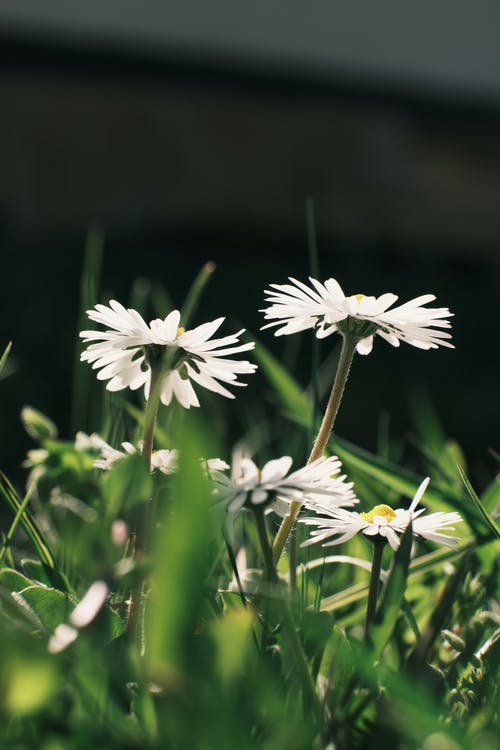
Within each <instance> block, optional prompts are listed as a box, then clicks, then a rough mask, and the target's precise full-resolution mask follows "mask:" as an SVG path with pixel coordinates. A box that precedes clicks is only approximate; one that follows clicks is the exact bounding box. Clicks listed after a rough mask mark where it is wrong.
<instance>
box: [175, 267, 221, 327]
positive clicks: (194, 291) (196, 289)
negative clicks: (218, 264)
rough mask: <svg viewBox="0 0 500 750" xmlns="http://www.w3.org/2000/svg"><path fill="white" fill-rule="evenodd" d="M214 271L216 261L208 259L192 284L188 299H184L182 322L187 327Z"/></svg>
mask: <svg viewBox="0 0 500 750" xmlns="http://www.w3.org/2000/svg"><path fill="white" fill-rule="evenodd" d="M214 271H215V263H213V262H212V261H208V263H205V265H204V266H203V268H202V269H201V271H200V272H199V273H198V275H197V276H196V278H195V280H194V281H193V283H192V284H191V288H190V289H189V292H188V293H187V295H186V299H185V300H184V304H183V306H182V310H181V322H182V325H183V326H184V327H185V328H187V326H188V324H189V322H190V321H191V318H192V317H193V315H194V313H195V312H196V309H197V307H198V304H199V301H200V298H201V295H202V294H203V290H204V289H205V287H206V285H207V284H208V282H209V281H210V279H211V278H212V275H213V273H214Z"/></svg>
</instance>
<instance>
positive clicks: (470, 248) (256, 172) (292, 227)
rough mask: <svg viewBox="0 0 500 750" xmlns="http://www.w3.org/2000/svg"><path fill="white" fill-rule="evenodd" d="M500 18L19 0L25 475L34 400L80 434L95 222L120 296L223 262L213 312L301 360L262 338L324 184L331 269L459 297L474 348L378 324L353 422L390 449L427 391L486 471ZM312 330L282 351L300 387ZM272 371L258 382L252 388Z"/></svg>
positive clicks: (11, 263)
mask: <svg viewBox="0 0 500 750" xmlns="http://www.w3.org/2000/svg"><path fill="white" fill-rule="evenodd" d="M499 29H500V5H499V4H498V3H497V2H494V0H474V2H472V0H471V1H467V0H432V1H431V0H420V2H419V3H402V2H401V1H400V0H399V1H398V0H379V1H378V2H377V3H372V2H369V1H368V0H364V1H362V0H351V1H350V2H332V1H331V2H324V1H319V0H314V1H311V2H309V3H302V2H296V1H295V0H293V1H291V0H288V2H276V1H275V0H265V1H264V0H256V1H255V2H253V3H238V2H234V0H212V1H211V2H209V3H207V2H202V1H201V0H198V1H195V0H183V2H182V3H176V4H174V3H166V2H160V0H142V2H140V3H139V2H130V1H128V0H122V2H117V0H114V2H111V1H110V0H99V1H98V0H87V2H85V3H78V4H77V3H68V2H67V1H63V0H59V2H58V1H56V0H52V1H51V0H2V2H1V3H0V66H1V69H0V101H1V117H0V253H1V259H2V265H1V268H2V285H1V287H2V292H1V295H0V348H1V349H2V350H3V348H4V346H5V344H6V343H7V341H8V340H10V339H12V340H13V342H14V343H13V351H12V358H11V360H10V374H8V373H7V374H8V377H6V378H5V379H4V380H3V381H2V383H1V386H0V387H1V391H0V393H1V403H2V407H1V419H2V429H1V435H0V441H1V456H0V463H1V466H2V468H4V469H6V470H7V471H11V472H13V473H14V474H16V473H19V472H20V468H19V467H20V463H21V461H22V459H23V457H24V453H25V451H26V449H27V448H28V447H30V441H29V438H28V437H27V436H25V435H24V432H23V429H22V425H21V423H20V420H19V413H20V410H21V407H22V406H23V405H25V404H30V405H33V406H35V407H37V408H39V409H40V410H42V411H43V412H45V413H47V414H48V415H49V416H50V417H51V418H52V419H53V420H54V421H55V422H56V423H57V424H58V425H59V427H60V430H61V433H62V435H63V436H67V437H72V435H71V434H70V433H71V431H72V427H71V426H70V410H71V407H70V404H71V388H72V382H73V366H74V359H75V340H76V331H77V327H78V309H79V299H80V277H81V272H82V264H83V257H84V247H85V244H86V241H87V239H86V238H87V237H88V232H89V227H97V228H98V231H101V232H102V236H103V238H104V255H103V267H102V289H103V294H105V295H114V296H116V297H117V298H118V299H120V300H121V301H123V302H124V303H127V301H130V299H131V294H132V293H134V294H135V295H136V297H137V295H138V294H140V293H146V292H147V291H148V289H150V288H156V287H155V285H159V284H161V285H163V286H164V287H165V288H166V289H167V290H168V292H169V294H170V295H171V298H172V300H173V303H174V304H175V305H176V306H179V305H181V304H182V301H183V298H184V295H185V293H186V291H187V289H188V288H189V285H190V282H191V281H192V279H193V277H194V276H195V275H196V273H197V272H198V270H199V269H200V267H201V266H202V265H203V263H204V262H205V261H207V260H211V261H214V262H215V263H216V265H217V270H216V273H215V275H214V278H213V280H212V281H211V283H210V285H209V287H208V289H207V291H206V294H205V297H204V304H203V306H202V308H201V309H200V310H199V312H198V317H197V319H196V320H195V321H194V322H195V323H200V322H204V321H205V320H208V319H211V318H212V317H217V316H219V315H227V316H228V317H229V318H230V319H231V320H232V321H234V325H239V324H241V325H244V326H245V327H246V328H248V329H249V330H250V331H251V332H252V334H253V335H255V336H258V337H259V338H260V340H261V341H262V342H263V343H264V344H265V345H266V346H267V347H269V348H271V349H272V351H274V352H275V353H276V354H278V355H279V356H280V358H281V357H282V356H284V355H283V346H284V343H285V346H287V345H288V346H290V345H289V344H287V342H283V340H282V339H274V338H273V337H272V335H271V334H270V333H269V332H262V333H258V328H259V326H260V325H262V316H261V315H260V314H259V313H258V312H257V311H258V309H259V308H260V307H262V303H263V290H264V288H265V287H266V286H267V285H268V284H269V283H272V282H277V283H283V282H284V281H285V280H286V277H287V276H289V275H294V276H297V277H299V278H303V279H304V278H305V277H306V276H307V274H308V273H309V268H310V266H309V258H308V250H307V232H306V214H305V205H306V200H307V199H308V198H311V199H312V200H313V201H314V209H315V216H316V227H317V239H318V248H319V277H320V278H322V279H324V278H327V277H329V276H334V277H336V278H337V279H338V280H339V281H340V282H341V284H342V285H343V287H344V289H345V291H346V292H347V293H358V292H363V293H367V294H380V293H383V292H386V291H393V292H395V293H397V294H399V295H400V297H401V301H406V299H408V298H411V297H415V296H418V295H420V294H423V293H428V292H432V293H435V294H436V295H437V298H438V304H439V305H440V306H449V307H450V308H451V309H452V310H453V311H454V312H455V315H456V317H455V319H454V338H455V344H456V347H457V348H456V350H455V351H450V350H447V349H443V350H437V351H431V352H422V351H420V350H417V349H414V348H413V347H409V346H402V347H401V349H400V350H399V351H394V350H393V349H392V348H391V347H389V346H388V345H386V344H385V343H384V342H382V341H381V340H379V341H378V342H377V345H376V347H375V350H374V352H373V354H372V355H371V356H370V357H368V358H360V357H358V359H357V361H356V363H355V367H354V369H353V374H352V383H351V385H350V388H349V391H348V396H347V400H346V403H345V404H344V409H343V412H342V414H341V417H340V419H339V422H338V430H339V433H340V434H341V435H342V436H343V437H346V438H349V439H350V440H352V441H354V442H356V443H358V444H360V445H362V446H364V447H366V448H367V449H370V450H374V449H375V447H376V442H377V434H378V431H379V426H380V413H381V412H383V413H388V414H390V422H389V425H390V431H391V433H394V434H396V435H403V436H410V438H411V434H412V431H413V430H414V415H412V409H411V408H410V407H411V403H413V404H415V403H417V404H420V403H421V402H420V401H418V402H416V401H415V392H416V390H415V389H417V391H418V392H419V393H422V392H427V393H428V394H430V397H431V399H432V402H433V404H434V407H435V410H436V412H437V413H438V414H439V416H440V419H441V420H442V422H443V425H444V427H445V430H446V432H447V433H448V434H449V435H451V436H453V437H454V438H456V439H457V440H458V442H459V443H460V444H461V445H462V447H463V448H464V450H465V453H466V455H467V457H468V459H469V461H470V464H471V466H470V468H471V469H472V476H473V477H474V478H475V479H476V481H478V482H479V483H481V482H483V481H486V476H487V474H488V473H489V472H491V470H492V467H494V466H495V462H494V460H493V458H492V457H491V456H490V455H489V449H490V448H498V424H499V421H500V419H499V418H500V407H499V400H498V360H499V358H498V354H497V340H498V320H497V318H498V316H497V301H498V298H499V286H500V273H499V271H500V255H499V244H500V45H499V43H498V30H499ZM138 278H139V279H143V280H144V279H149V280H150V282H151V284H152V286H151V287H150V286H149V285H148V283H149V282H148V283H147V282H146V281H143V282H139V286H138V285H137V282H135V280H136V279H138ZM134 282H135V284H134ZM143 296H144V294H143ZM166 312H167V310H165V313H166ZM334 343H335V342H334V339H328V341H327V342H325V343H323V344H322V355H323V356H326V355H327V354H328V352H329V351H330V349H331V347H333V345H334ZM310 346H311V340H310V336H309V337H304V338H303V341H302V344H301V346H300V350H297V351H296V352H295V353H294V354H293V356H292V354H291V353H290V350H288V352H287V353H286V355H287V357H288V361H290V362H292V364H293V367H294V369H295V372H296V374H297V377H298V378H299V379H300V381H301V383H303V384H306V383H307V382H308V378H309V375H310ZM81 366H82V367H83V366H84V365H81ZM249 380H250V379H249ZM269 390H270V389H269V387H268V386H267V385H266V383H265V381H264V379H263V378H262V377H261V378H260V379H259V378H256V379H255V380H252V381H251V382H250V385H249V387H248V388H247V389H246V391H245V394H244V396H240V395H239V398H243V399H247V403H248V404H250V403H252V400H253V402H255V401H256V400H260V399H264V400H265V399H266V398H268V397H269V398H272V397H271V396H269V393H268V392H269ZM239 403H240V401H238V404H239ZM241 403H245V401H244V400H243V401H242V402H241ZM230 406H233V407H234V405H230ZM418 408H419V406H418V405H417V410H418ZM81 426H82V427H83V426H85V427H88V428H91V427H92V425H91V424H87V425H81Z"/></svg>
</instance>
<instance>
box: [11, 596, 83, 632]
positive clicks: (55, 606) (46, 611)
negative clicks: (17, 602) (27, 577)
mask: <svg viewBox="0 0 500 750" xmlns="http://www.w3.org/2000/svg"><path fill="white" fill-rule="evenodd" d="M18 596H19V597H20V598H21V599H22V600H23V601H24V602H25V603H26V605H27V606H28V607H29V609H30V610H31V611H32V612H34V613H35V615H36V616H37V617H38V619H39V621H40V623H41V624H42V626H43V627H44V628H45V629H46V630H47V631H49V632H50V631H52V630H54V629H55V628H56V627H57V626H58V625H60V624H61V623H62V622H64V621H65V620H66V619H67V617H68V615H69V612H70V610H71V606H72V605H71V602H70V600H69V598H68V597H67V595H66V594H63V592H62V591H58V590H57V589H51V588H47V587H46V586H36V585H32V586H30V587H29V588H26V589H23V590H22V591H21V592H19V593H18Z"/></svg>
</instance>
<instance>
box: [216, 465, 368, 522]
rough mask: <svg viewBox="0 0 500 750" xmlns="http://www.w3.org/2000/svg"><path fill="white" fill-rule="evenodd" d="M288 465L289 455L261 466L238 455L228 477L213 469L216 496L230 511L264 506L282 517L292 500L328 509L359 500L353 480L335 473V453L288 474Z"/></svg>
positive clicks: (338, 469)
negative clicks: (315, 503) (320, 504)
mask: <svg viewBox="0 0 500 750" xmlns="http://www.w3.org/2000/svg"><path fill="white" fill-rule="evenodd" d="M291 466H292V459H291V458H290V456H282V458H278V459H276V460H274V461H268V462H267V463H266V464H265V465H264V467H263V468H262V469H259V468H258V467H257V466H256V464H255V463H254V462H253V461H252V460H251V459H250V458H238V459H236V461H233V466H232V472H231V477H229V476H227V475H226V474H224V473H223V472H220V471H215V472H212V478H213V480H214V483H215V496H216V498H217V500H218V501H220V502H221V503H223V504H224V506H225V507H226V508H227V510H228V512H229V513H230V514H236V513H238V512H239V511H240V510H241V509H242V508H243V506H247V507H249V508H252V507H253V508H257V507H265V509H266V511H270V510H273V511H275V512H276V513H278V515H280V516H283V517H284V516H286V515H288V514H289V512H290V504H291V503H292V502H294V501H298V502H300V503H305V504H306V505H307V504H308V503H309V502H311V503H314V502H322V503H323V504H324V505H326V506H327V507H329V508H334V507H338V506H340V505H343V506H352V505H354V504H355V503H357V502H358V500H357V498H356V496H355V495H354V492H353V491H352V486H353V484H352V482H346V481H345V475H341V476H337V475H338V474H339V472H340V468H341V463H340V461H339V459H338V458H337V457H336V456H330V457H329V458H319V459H318V460H317V461H314V462H313V463H311V464H308V465H307V466H304V467H303V468H301V469H298V470H297V471H294V472H292V473H291V474H289V473H288V472H289V471H290V468H291Z"/></svg>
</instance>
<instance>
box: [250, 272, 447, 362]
mask: <svg viewBox="0 0 500 750" xmlns="http://www.w3.org/2000/svg"><path fill="white" fill-rule="evenodd" d="M290 281H291V284H271V289H268V290H266V295H267V296H266V302H270V303H271V306H270V307H267V308H265V309H264V310H261V312H263V313H264V314H265V315H264V317H265V319H266V320H271V321H272V322H271V323H268V324H267V325H265V326H263V328H271V327H273V326H278V329H277V330H276V331H275V335H276V336H283V335H284V334H288V333H296V332H297V331H304V330H306V329H308V328H314V329H316V336H317V337H318V338H324V337H326V336H329V335H330V334H332V333H335V331H338V332H339V333H341V334H346V333H349V334H351V335H354V336H355V337H356V338H357V339H358V344H357V347H356V348H357V351H358V352H359V354H369V353H370V352H371V350H372V347H373V336H374V335H375V334H378V335H379V336H381V337H382V338H383V339H385V340H386V341H388V342H389V344H392V346H399V342H400V341H406V343H408V344H412V345H413V346H416V347H418V348H420V349H436V348H437V347H438V346H447V347H450V348H452V349H453V348H454V347H453V344H451V343H450V342H449V339H451V334H449V333H447V332H446V331H443V330H440V329H442V328H451V323H450V322H449V321H448V320H445V318H449V317H451V316H452V315H453V313H450V311H449V310H448V308H447V307H424V305H426V304H427V303H428V302H432V301H433V300H435V299H436V298H435V296H434V295H433V294H424V295H423V296H421V297H417V298H416V299H413V300H410V302H406V303H405V304H403V305H399V306H398V307H393V308H392V309H390V310H389V308H390V307H391V305H393V304H394V303H395V302H396V300H397V299H398V297H397V295H395V294H392V293H387V294H382V295H381V296H380V297H367V296H365V295H364V294H353V295H351V296H350V297H347V296H346V295H345V294H344V292H343V291H342V288H341V286H340V284H339V283H338V282H337V281H336V280H335V279H327V280H326V281H325V283H324V284H322V283H321V282H319V281H317V280H316V279H313V278H311V277H310V278H309V281H310V282H311V285H312V286H311V287H309V286H307V285H306V284H303V283H302V282H301V281H297V279H293V278H290Z"/></svg>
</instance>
